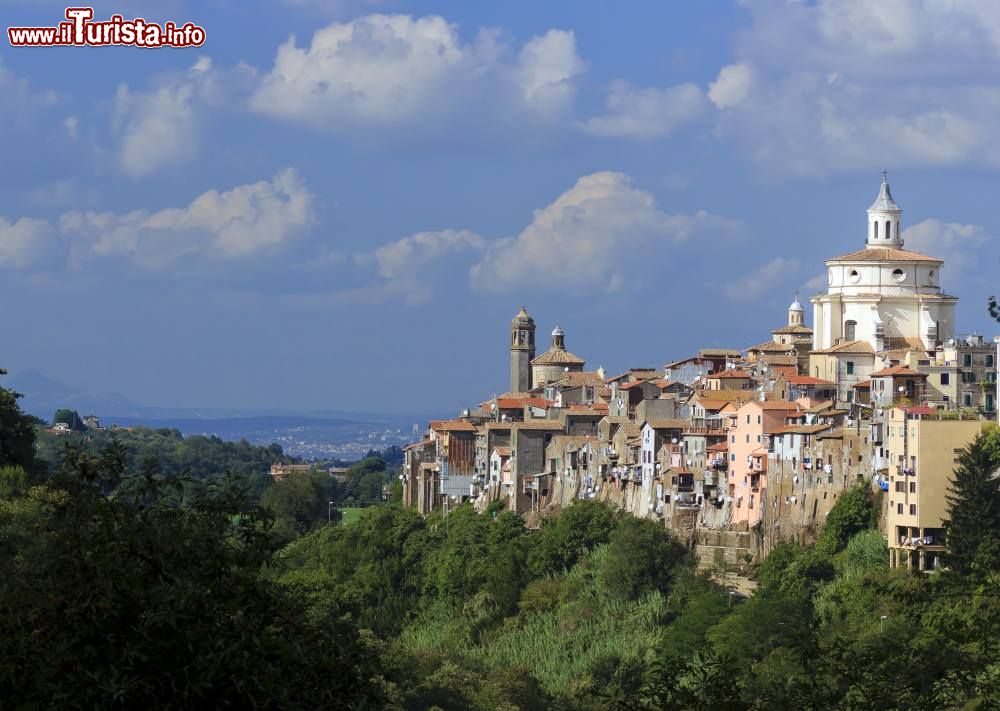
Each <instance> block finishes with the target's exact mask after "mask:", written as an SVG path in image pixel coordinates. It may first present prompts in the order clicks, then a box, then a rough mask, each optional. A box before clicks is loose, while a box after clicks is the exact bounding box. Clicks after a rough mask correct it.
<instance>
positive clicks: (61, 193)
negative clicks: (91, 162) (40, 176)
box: [24, 178, 100, 209]
mask: <svg viewBox="0 0 1000 711" xmlns="http://www.w3.org/2000/svg"><path fill="white" fill-rule="evenodd" d="M24 197H25V200H26V201H27V202H28V203H29V204H31V205H33V206H35V207H47V208H53V207H57V208H77V209H79V208H84V207H90V206H92V205H96V204H97V202H98V200H99V198H100V196H99V195H98V192H97V189H96V188H94V187H93V186H92V185H84V184H83V183H82V182H81V181H79V180H77V179H75V178H67V179H64V180H56V181H54V182H51V183H48V184H46V185H43V186H41V187H39V188H36V189H34V190H31V191H29V192H27V193H26V194H25V196H24Z"/></svg>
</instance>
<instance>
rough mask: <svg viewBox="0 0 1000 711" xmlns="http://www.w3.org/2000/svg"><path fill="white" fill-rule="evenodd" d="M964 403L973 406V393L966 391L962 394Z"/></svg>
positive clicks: (965, 405)
mask: <svg viewBox="0 0 1000 711" xmlns="http://www.w3.org/2000/svg"><path fill="white" fill-rule="evenodd" d="M962 405H963V406H964V407H972V393H965V394H963V395H962Z"/></svg>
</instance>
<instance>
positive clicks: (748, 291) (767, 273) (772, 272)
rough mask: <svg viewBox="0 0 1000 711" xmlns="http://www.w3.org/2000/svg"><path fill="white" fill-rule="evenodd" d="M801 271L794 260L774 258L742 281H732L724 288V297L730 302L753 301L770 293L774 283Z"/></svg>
mask: <svg viewBox="0 0 1000 711" xmlns="http://www.w3.org/2000/svg"><path fill="white" fill-rule="evenodd" d="M800 270H801V265H800V264H799V262H798V260H796V259H785V258H784V257H775V258H774V259H772V260H771V261H770V262H768V263H767V264H763V265H761V266H760V267H758V268H757V269H755V270H754V271H752V272H750V273H749V274H747V275H746V276H745V277H743V278H742V279H737V280H736V281H733V282H732V283H731V284H729V286H727V287H726V296H727V297H729V300H730V301H735V302H743V301H754V300H756V299H759V298H760V297H761V296H764V295H765V294H768V293H772V292H773V291H774V287H775V284H776V283H781V282H782V281H786V280H788V279H789V278H790V277H791V276H792V275H794V274H796V273H798V272H799V271H800Z"/></svg>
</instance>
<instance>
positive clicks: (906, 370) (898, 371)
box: [872, 365, 927, 378]
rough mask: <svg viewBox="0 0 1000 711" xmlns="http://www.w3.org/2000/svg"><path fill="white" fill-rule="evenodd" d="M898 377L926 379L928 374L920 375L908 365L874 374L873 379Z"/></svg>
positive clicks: (896, 366) (897, 366)
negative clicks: (906, 376)
mask: <svg viewBox="0 0 1000 711" xmlns="http://www.w3.org/2000/svg"><path fill="white" fill-rule="evenodd" d="M897 375H908V376H910V377H916V378H926V377H927V374H926V373H918V372H917V371H915V370H914V369H913V368H911V367H909V366H907V365H894V366H892V367H891V368H884V369H882V370H880V371H878V372H877V373H872V377H873V378H887V377H895V376H897Z"/></svg>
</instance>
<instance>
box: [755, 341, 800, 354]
mask: <svg viewBox="0 0 1000 711" xmlns="http://www.w3.org/2000/svg"><path fill="white" fill-rule="evenodd" d="M794 350H795V346H793V345H792V344H791V343H775V342H774V341H764V342H763V343H758V344H757V345H756V346H750V347H749V348H747V352H748V353H750V352H756V353H791V352H792V351H794Z"/></svg>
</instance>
